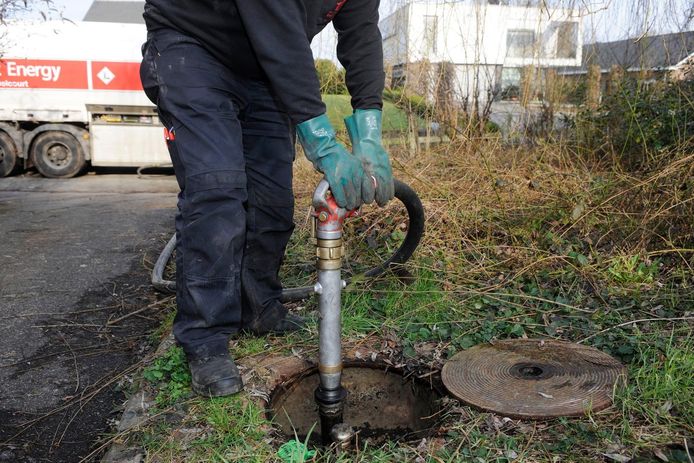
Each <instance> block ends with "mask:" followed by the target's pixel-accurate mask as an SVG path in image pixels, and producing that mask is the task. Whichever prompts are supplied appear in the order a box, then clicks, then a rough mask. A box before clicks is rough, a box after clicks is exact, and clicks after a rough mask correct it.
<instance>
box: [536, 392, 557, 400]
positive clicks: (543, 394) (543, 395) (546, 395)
mask: <svg viewBox="0 0 694 463" xmlns="http://www.w3.org/2000/svg"><path fill="white" fill-rule="evenodd" d="M538 394H540V395H541V396H542V397H544V398H545V399H554V396H553V395H549V394H545V393H544V392H538Z"/></svg>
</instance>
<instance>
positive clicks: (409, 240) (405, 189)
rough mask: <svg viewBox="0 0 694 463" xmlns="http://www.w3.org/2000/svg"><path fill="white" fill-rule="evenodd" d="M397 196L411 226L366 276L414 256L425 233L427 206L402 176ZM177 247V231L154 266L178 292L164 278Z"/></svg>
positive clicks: (167, 288)
mask: <svg viewBox="0 0 694 463" xmlns="http://www.w3.org/2000/svg"><path fill="white" fill-rule="evenodd" d="M394 183H395V197H396V198H397V199H398V200H399V201H400V202H401V203H402V204H403V205H404V206H405V209H407V216H408V217H409V222H410V226H409V228H408V230H407V234H406V235H405V239H404V240H403V242H402V244H401V245H400V247H399V248H398V249H397V250H396V251H395V252H394V253H393V255H392V256H390V258H389V259H388V260H386V261H385V262H383V263H381V264H380V265H378V266H376V267H374V268H372V269H370V270H367V271H366V272H364V274H363V275H364V276H365V277H368V278H373V277H376V276H379V275H381V274H383V273H384V272H385V271H387V270H389V269H390V268H392V267H393V266H396V265H400V264H404V263H405V262H407V260H408V259H409V258H410V257H412V254H413V253H414V251H415V249H417V246H418V245H419V242H420V240H421V239H422V235H423V234H424V207H423V206H422V201H421V200H420V199H419V196H417V193H415V191H414V190H413V189H412V188H410V187H409V186H408V185H407V184H405V183H403V182H401V181H400V180H395V181H394ZM174 249H176V235H175V234H174V235H173V236H172V237H171V239H170V240H169V242H168V243H166V246H164V249H163V250H162V252H161V254H160V255H159V258H158V259H157V262H156V263H155V264H154V269H153V270H152V286H154V288H156V289H157V290H159V291H162V292H166V293H175V292H176V282H175V281H171V280H165V279H164V269H165V268H166V264H167V263H168V262H169V260H170V259H171V255H172V254H173V251H174ZM312 294H313V286H302V287H299V288H284V289H283V290H282V296H281V299H280V300H281V301H282V302H290V301H298V300H301V299H306V298H308V297H309V296H311V295H312Z"/></svg>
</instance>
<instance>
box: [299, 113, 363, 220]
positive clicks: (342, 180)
mask: <svg viewBox="0 0 694 463" xmlns="http://www.w3.org/2000/svg"><path fill="white" fill-rule="evenodd" d="M296 133H297V135H298V136H299V142H301V146H303V148H304V153H306V157H307V158H308V160H309V161H311V162H312V163H313V166H314V167H315V168H316V170H317V171H319V172H322V173H323V175H325V180H327V182H328V184H329V185H330V191H332V194H333V196H334V197H335V201H336V202H337V205H338V206H340V207H344V208H345V209H348V210H353V209H356V208H358V207H359V206H361V205H362V204H363V203H364V198H368V197H369V196H371V197H372V198H373V194H374V193H373V190H374V186H373V182H372V180H371V178H370V177H369V176H368V175H366V174H365V173H364V168H363V167H362V162H361V161H360V160H359V159H357V158H356V157H355V156H352V155H351V154H350V153H349V152H348V151H347V149H346V148H345V147H344V146H342V145H341V144H339V143H338V142H337V140H336V138H335V130H334V129H333V126H332V125H331V124H330V120H329V119H328V116H327V115H325V114H321V115H320V116H317V117H314V118H313V119H309V120H307V121H305V122H302V123H301V124H299V125H297V126H296Z"/></svg>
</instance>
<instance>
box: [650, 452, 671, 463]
mask: <svg viewBox="0 0 694 463" xmlns="http://www.w3.org/2000/svg"><path fill="white" fill-rule="evenodd" d="M653 455H655V456H656V457H658V459H659V460H662V461H664V462H666V463H667V462H668V461H670V460H669V459H668V457H667V455H665V454H664V453H663V451H662V450H660V449H655V450H653Z"/></svg>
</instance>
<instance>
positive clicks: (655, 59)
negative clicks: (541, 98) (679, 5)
mask: <svg viewBox="0 0 694 463" xmlns="http://www.w3.org/2000/svg"><path fill="white" fill-rule="evenodd" d="M692 54H694V31H686V32H677V33H672V34H664V35H654V36H650V37H648V36H647V37H641V38H636V39H627V40H619V41H616V42H597V43H591V44H588V45H584V46H583V63H582V64H581V67H580V68H563V69H561V70H560V71H559V72H560V74H583V73H585V72H587V70H588V67H590V66H592V65H598V66H600V69H601V70H602V71H603V72H607V71H609V70H610V69H611V68H612V66H615V65H617V66H621V67H623V68H624V69H628V70H635V71H636V70H642V69H648V70H665V69H672V68H674V67H675V66H677V64H679V63H681V62H682V61H684V60H685V59H687V58H688V57H689V56H691V55H692Z"/></svg>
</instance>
